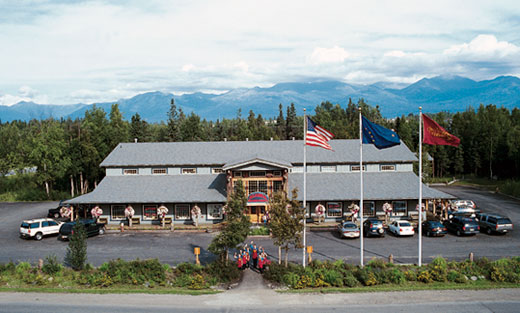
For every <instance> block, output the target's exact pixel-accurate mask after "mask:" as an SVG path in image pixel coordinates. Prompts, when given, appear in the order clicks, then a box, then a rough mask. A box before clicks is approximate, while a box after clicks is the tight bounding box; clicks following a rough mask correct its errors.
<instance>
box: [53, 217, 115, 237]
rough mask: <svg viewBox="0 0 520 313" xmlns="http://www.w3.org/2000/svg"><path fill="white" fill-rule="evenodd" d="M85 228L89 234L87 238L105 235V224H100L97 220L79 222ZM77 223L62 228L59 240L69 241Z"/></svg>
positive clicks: (69, 223)
mask: <svg viewBox="0 0 520 313" xmlns="http://www.w3.org/2000/svg"><path fill="white" fill-rule="evenodd" d="M79 222H80V223H81V224H83V226H85V231H86V232H87V237H91V236H96V235H103V234H104V233H105V225H104V224H98V223H96V221H95V220H91V219H89V220H79ZM75 224H76V222H75V221H74V222H68V223H65V224H63V225H61V227H60V235H59V236H58V239H61V240H68V239H69V237H70V236H71V235H72V233H73V228H74V225H75Z"/></svg>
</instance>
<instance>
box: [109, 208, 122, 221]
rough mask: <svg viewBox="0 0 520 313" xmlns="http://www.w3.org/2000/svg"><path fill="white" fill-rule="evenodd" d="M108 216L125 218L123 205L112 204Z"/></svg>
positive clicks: (118, 218)
mask: <svg viewBox="0 0 520 313" xmlns="http://www.w3.org/2000/svg"><path fill="white" fill-rule="evenodd" d="M110 217H111V218H112V219H113V220H122V219H125V206H124V205H122V204H114V205H112V206H111V207H110Z"/></svg>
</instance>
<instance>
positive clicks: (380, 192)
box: [289, 172, 455, 201]
mask: <svg viewBox="0 0 520 313" xmlns="http://www.w3.org/2000/svg"><path fill="white" fill-rule="evenodd" d="M359 180H360V175H359V172H357V173H307V200H308V201H322V200H359V198H360V186H359V185H360V184H359ZM418 182H419V178H418V176H417V175H415V174H414V173H413V172H384V173H381V172H374V173H371V172H364V173H363V199H365V200H390V199H391V200H405V199H406V200H410V199H418V198H419V185H418ZM293 188H298V199H299V200H303V173H290V174H289V191H292V189H293ZM454 198H455V197H453V196H452V195H449V194H447V193H444V192H441V191H438V190H435V189H432V188H430V187H428V186H426V185H424V184H423V199H454Z"/></svg>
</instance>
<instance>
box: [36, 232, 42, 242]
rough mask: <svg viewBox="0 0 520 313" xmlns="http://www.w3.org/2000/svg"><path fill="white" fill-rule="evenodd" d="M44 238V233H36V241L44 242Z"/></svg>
mask: <svg viewBox="0 0 520 313" xmlns="http://www.w3.org/2000/svg"><path fill="white" fill-rule="evenodd" d="M42 238H43V234H42V233H36V235H34V239H36V240H42Z"/></svg>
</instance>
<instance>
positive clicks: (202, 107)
mask: <svg viewBox="0 0 520 313" xmlns="http://www.w3.org/2000/svg"><path fill="white" fill-rule="evenodd" d="M172 98H174V99H175V104H176V105H177V107H180V108H182V110H183V111H184V112H185V113H186V114H189V113H190V112H192V111H193V112H195V113H196V114H197V115H199V116H200V117H201V118H205V119H208V120H216V119H222V118H233V117H236V116H237V112H238V110H239V109H240V110H241V112H242V116H243V117H247V115H248V112H249V110H253V111H254V112H255V113H256V114H262V116H264V118H269V117H276V116H278V105H279V104H280V103H282V104H283V105H284V108H285V107H286V106H288V105H290V104H291V103H294V104H295V106H296V109H297V112H298V114H301V112H302V109H303V108H306V109H307V110H308V111H309V112H310V114H312V113H313V111H314V108H315V107H316V106H317V105H319V104H320V103H321V102H324V101H329V102H331V103H334V104H336V103H339V104H341V105H342V106H343V107H344V106H346V104H347V103H348V99H349V98H351V99H352V101H353V102H354V103H357V101H358V99H359V98H364V100H365V102H366V103H368V104H370V105H372V106H376V105H378V106H379V108H380V110H381V113H382V114H383V116H385V117H389V118H392V117H396V116H401V115H403V114H404V115H408V114H409V113H413V114H416V113H418V107H419V106H422V107H423V111H424V112H426V113H436V112H440V111H448V112H460V111H464V110H466V109H467V108H468V107H470V106H471V107H473V108H478V106H479V105H480V104H485V105H487V104H495V105H497V106H499V107H500V106H503V107H505V108H508V109H512V108H514V107H520V79H519V78H518V77H515V76H500V77H497V78H495V79H492V80H483V81H474V80H471V79H469V78H465V77H460V76H437V77H433V78H423V79H421V80H419V81H417V82H415V83H413V84H410V85H408V86H403V88H396V87H395V85H389V84H386V83H375V84H371V85H355V84H347V83H343V82H340V81H331V80H327V81H309V82H292V83H279V84H276V85H274V86H272V87H269V88H260V87H254V88H238V89H232V90H230V91H228V92H226V93H223V94H219V95H216V94H207V93H201V92H196V93H192V94H184V95H180V96H174V95H173V94H172V93H165V92H159V91H155V92H147V93H143V94H138V95H136V96H134V97H132V98H127V99H119V100H117V101H110V102H103V103H95V105H96V106H97V107H100V108H103V109H104V110H105V111H106V112H107V113H108V112H110V108H111V105H112V104H114V103H118V104H119V108H120V110H121V112H122V113H123V116H124V118H125V119H128V120H129V119H130V118H131V116H132V115H134V114H135V113H139V115H141V117H142V118H144V119H145V120H147V121H148V122H159V121H165V120H166V119H167V112H168V110H169V108H170V101H171V99H172ZM93 105H94V104H83V103H78V104H70V105H52V104H37V103H33V102H24V101H22V102H18V103H16V104H14V105H12V106H0V120H1V121H2V122H8V121H13V120H25V121H28V120H31V119H45V118H49V117H53V118H69V117H70V118H72V119H74V118H77V117H83V116H84V113H85V111H86V110H88V109H90V108H92V106H93ZM284 113H285V110H284Z"/></svg>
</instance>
